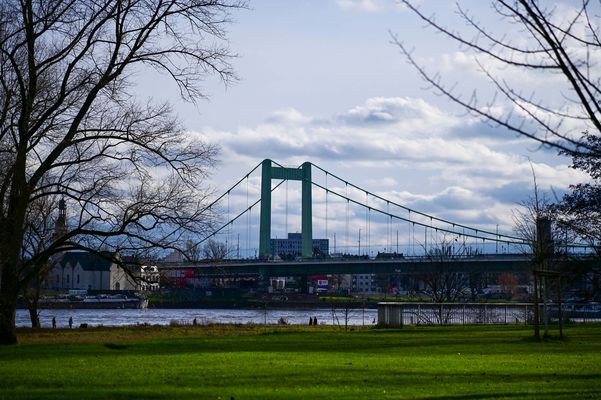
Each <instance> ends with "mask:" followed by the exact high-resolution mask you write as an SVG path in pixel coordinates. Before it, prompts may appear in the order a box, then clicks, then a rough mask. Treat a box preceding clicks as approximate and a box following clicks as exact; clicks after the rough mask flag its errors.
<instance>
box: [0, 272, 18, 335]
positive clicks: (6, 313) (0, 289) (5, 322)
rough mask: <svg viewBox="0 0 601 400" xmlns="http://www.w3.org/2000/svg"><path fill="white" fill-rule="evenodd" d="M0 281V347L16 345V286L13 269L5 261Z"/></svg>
mask: <svg viewBox="0 0 601 400" xmlns="http://www.w3.org/2000/svg"><path fill="white" fill-rule="evenodd" d="M2 264H3V265H2V277H1V278H2V281H1V282H0V345H6V344H16V343H17V331H16V328H15V317H16V314H17V298H18V290H17V289H16V288H17V287H18V286H17V284H18V281H17V277H16V274H15V267H14V266H12V267H11V265H10V262H7V261H6V260H5V261H4V262H3V263H2Z"/></svg>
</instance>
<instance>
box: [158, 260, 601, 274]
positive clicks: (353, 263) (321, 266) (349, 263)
mask: <svg viewBox="0 0 601 400" xmlns="http://www.w3.org/2000/svg"><path fill="white" fill-rule="evenodd" d="M566 262H569V263H570V265H571V266H574V267H576V268H591V267H592V266H597V265H599V260H598V259H595V258H591V257H579V258H576V259H572V260H570V261H564V263H566ZM160 268H161V269H193V270H195V274H196V275H197V276H264V277H265V276H299V275H326V274H381V273H416V272H428V271H457V272H466V273H469V272H516V273H520V272H528V271H530V270H531V269H532V261H531V257H529V256H528V255H505V254H503V255H490V256H475V257H463V258H460V257H453V258H448V259H444V260H443V259H438V260H437V259H432V258H429V257H413V258H397V259H387V260H370V259H325V260H318V259H307V260H302V261H275V262H270V261H257V260H250V261H248V262H240V261H228V262H220V263H195V264H192V263H189V264H186V263H178V264H165V265H162V266H161V267H160Z"/></svg>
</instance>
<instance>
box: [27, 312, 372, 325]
mask: <svg viewBox="0 0 601 400" xmlns="http://www.w3.org/2000/svg"><path fill="white" fill-rule="evenodd" d="M53 317H55V318H56V324H57V326H58V327H68V326H69V324H68V321H69V318H70V317H72V318H73V326H74V327H78V326H79V324H82V323H86V324H88V325H89V326H98V325H104V326H124V325H138V324H151V325H155V324H157V325H169V324H170V323H171V321H176V322H177V323H182V324H191V323H192V321H193V320H194V318H196V321H197V323H199V324H204V323H209V322H217V323H224V324H247V323H255V324H265V323H266V324H277V323H278V321H279V320H280V318H283V319H285V320H286V321H287V322H288V323H290V324H296V325H298V324H304V325H308V324H309V317H317V322H318V323H319V324H330V325H331V324H340V325H344V323H345V313H344V310H334V312H332V310H328V309H315V310H285V309H284V310H282V309H275V310H269V309H268V310H232V309H227V310H226V309H156V308H155V309H130V310H119V309H116V310H41V312H40V322H41V324H42V327H51V326H52V318H53ZM376 318H377V310H374V309H365V310H362V309H358V310H350V311H349V314H348V324H349V325H373V324H375V323H376ZM17 326H19V327H27V326H31V322H30V320H29V313H28V312H27V310H17Z"/></svg>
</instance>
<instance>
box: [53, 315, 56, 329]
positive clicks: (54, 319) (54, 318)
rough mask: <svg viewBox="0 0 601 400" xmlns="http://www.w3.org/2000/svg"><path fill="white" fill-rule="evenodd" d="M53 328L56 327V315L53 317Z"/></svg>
mask: <svg viewBox="0 0 601 400" xmlns="http://www.w3.org/2000/svg"><path fill="white" fill-rule="evenodd" d="M52 328H53V329H56V317H52Z"/></svg>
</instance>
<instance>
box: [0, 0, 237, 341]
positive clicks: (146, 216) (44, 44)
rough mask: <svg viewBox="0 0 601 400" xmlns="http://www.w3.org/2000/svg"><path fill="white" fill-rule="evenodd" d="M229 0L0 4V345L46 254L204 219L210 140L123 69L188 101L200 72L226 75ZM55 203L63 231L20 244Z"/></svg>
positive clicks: (127, 245)
mask: <svg viewBox="0 0 601 400" xmlns="http://www.w3.org/2000/svg"><path fill="white" fill-rule="evenodd" d="M240 7H244V3H243V2H241V1H237V0H208V1H206V0H203V1H200V0H150V1H137V0H136V1H120V0H117V1H114V0H102V1H91V0H78V1H64V0H43V1H42V0H39V1H34V0H23V1H17V0H5V1H2V2H1V3H0V164H1V166H2V168H0V343H14V342H15V341H16V336H15V331H14V323H15V320H14V319H15V306H16V300H17V294H18V292H19V290H20V289H21V288H22V287H23V286H24V285H26V284H27V283H28V282H29V281H30V280H31V279H33V278H34V277H36V276H38V275H39V274H40V273H41V268H42V267H41V266H42V265H45V261H46V260H48V258H49V257H50V256H51V255H52V254H55V253H56V252H59V251H64V250H69V249H90V250H92V251H98V250H99V249H103V250H111V251H114V252H116V251H124V250H125V251H128V250H130V251H134V250H135V251H140V250H144V249H151V248H155V247H157V246H158V247H163V248H164V247H169V248H175V247H178V246H179V245H180V244H181V239H182V237H183V236H184V234H186V235H189V234H190V233H202V232H203V231H205V230H206V229H207V227H208V226H209V225H210V223H211V214H210V212H209V211H208V210H207V209H206V206H205V199H206V198H207V196H208V194H209V193H208V191H207V190H206V187H205V185H204V179H205V178H206V176H207V174H208V173H209V172H210V169H211V167H212V166H213V165H214V163H215V160H216V155H217V148H216V146H214V145H213V144H210V143H206V142H204V141H203V140H201V138H199V137H194V136H192V135H190V134H189V133H187V132H186V131H185V130H184V128H183V127H182V126H181V124H180V123H179V121H178V119H177V117H176V116H175V115H174V113H173V112H172V110H171V107H170V105H169V104H167V103H165V102H153V101H149V100H145V99H140V98H138V96H137V93H136V86H135V80H134V76H135V73H136V72H138V71H139V70H140V69H141V68H142V69H143V68H151V69H154V70H156V71H158V72H159V73H161V74H163V75H166V76H168V77H169V78H171V80H172V81H173V82H174V83H175V84H176V85H177V87H178V88H179V91H180V93H181V96H182V97H183V98H184V99H186V100H189V101H196V100H198V99H200V98H202V97H204V96H205V93H204V92H203V90H202V87H201V83H202V79H203V78H204V77H206V76H207V75H209V74H214V75H217V76H218V77H220V78H221V79H223V80H224V81H226V82H227V81H230V80H231V79H235V75H234V73H233V71H232V69H231V66H230V63H229V60H230V58H231V57H232V56H233V54H232V53H231V52H230V50H229V49H228V43H227V32H226V27H227V24H228V23H229V16H230V12H231V10H232V9H235V8H240ZM59 198H60V199H64V200H65V201H66V203H67V204H68V205H69V210H70V214H69V218H68V229H66V230H65V232H62V233H61V234H60V235H54V236H55V237H53V238H48V237H47V236H45V240H44V241H43V246H41V247H40V248H38V249H35V251H34V249H33V248H30V249H28V250H29V251H28V252H24V251H23V250H24V246H26V243H27V241H26V240H25V239H26V238H29V237H31V235H29V233H31V232H29V233H27V232H28V231H31V229H33V227H35V226H38V225H39V223H36V222H35V213H32V211H34V208H35V207H34V205H35V204H38V203H39V202H40V201H42V203H44V202H45V201H43V200H44V199H53V200H52V201H56V200H57V199H59ZM45 203H47V202H45ZM32 217H33V219H32ZM40 217H44V214H40ZM39 221H44V219H43V218H42V219H38V222H39ZM49 239H51V240H49ZM25 253H28V256H27V257H23V254H25Z"/></svg>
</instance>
